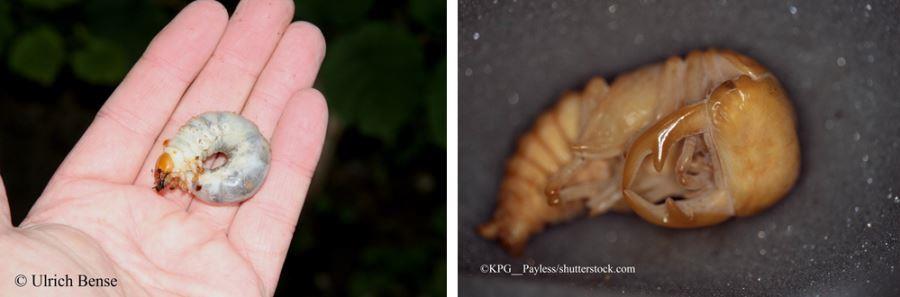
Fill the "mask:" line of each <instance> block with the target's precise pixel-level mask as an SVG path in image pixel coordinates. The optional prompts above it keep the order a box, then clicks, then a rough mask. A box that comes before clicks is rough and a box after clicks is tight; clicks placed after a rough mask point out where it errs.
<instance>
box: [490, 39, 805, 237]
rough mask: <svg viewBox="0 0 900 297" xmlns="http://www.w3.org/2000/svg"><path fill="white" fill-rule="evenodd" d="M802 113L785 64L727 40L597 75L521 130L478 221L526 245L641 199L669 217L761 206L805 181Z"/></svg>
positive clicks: (633, 206) (704, 222)
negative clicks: (780, 77)
mask: <svg viewBox="0 0 900 297" xmlns="http://www.w3.org/2000/svg"><path fill="white" fill-rule="evenodd" d="M794 122H795V119H794V115H793V107H792V106H791V103H790V100H789V99H788V97H787V94H786V93H785V92H784V90H783V89H782V88H781V87H780V85H779V83H778V81H777V79H776V78H775V77H774V75H772V74H771V73H769V71H768V70H767V69H765V68H764V67H762V66H761V65H760V64H758V63H756V61H754V60H753V59H750V58H749V57H746V56H744V55H741V54H738V53H736V52H732V51H728V50H715V49H711V50H706V51H692V52H691V53H689V54H688V55H687V56H686V57H684V58H682V57H678V56H673V57H670V58H668V59H667V60H666V61H664V62H661V63H657V64H652V65H648V66H644V67H641V68H638V69H636V70H634V71H630V72H627V73H624V74H622V75H619V76H618V77H617V78H616V79H615V80H614V81H613V83H612V84H610V85H607V84H606V83H605V81H604V80H603V79H602V78H595V79H593V80H592V81H591V82H589V83H588V84H587V85H586V86H585V88H584V90H583V91H581V92H570V93H567V94H566V95H564V96H563V97H562V99H560V101H559V103H558V104H557V106H556V107H554V108H552V109H551V110H549V111H547V112H545V113H544V114H542V115H541V116H539V117H538V120H537V121H536V122H535V125H534V127H533V128H532V129H531V131H529V132H527V133H526V134H525V135H524V136H522V138H520V141H519V144H518V149H517V150H516V151H515V153H514V154H513V156H512V157H510V159H509V160H508V162H507V170H506V175H505V177H504V179H503V183H502V184H501V186H500V191H499V192H500V193H499V195H498V204H497V209H496V211H495V212H494V216H493V218H492V219H491V220H490V221H488V222H487V223H485V224H483V225H481V226H480V227H479V229H478V232H479V233H480V234H481V235H482V236H483V237H485V238H487V239H496V240H498V241H500V242H501V243H502V244H503V245H504V247H506V248H507V250H508V251H510V252H512V253H518V252H521V250H522V248H523V247H524V245H525V242H526V241H527V240H528V238H529V237H530V236H532V235H534V234H536V233H538V232H540V231H541V230H543V228H544V227H545V226H546V225H548V224H554V223H559V222H563V221H566V220H569V219H571V218H573V217H575V216H577V215H578V214H579V213H582V212H585V211H586V212H588V214H590V215H599V214H603V213H606V212H608V211H617V212H630V211H634V212H635V213H636V214H638V215H639V216H640V217H641V218H643V219H645V220H647V221H649V222H651V223H654V224H657V225H660V226H664V227H670V228H694V227H702V226H709V225H713V224H717V223H720V222H722V221H724V220H727V219H728V218H730V217H733V216H738V217H740V216H749V215H752V214H755V213H758V212H759V211H762V210H763V209H765V208H767V207H769V206H771V205H772V204H774V203H775V202H777V201H778V200H780V199H781V198H783V197H784V196H785V195H786V194H787V192H788V191H789V190H790V188H791V187H792V185H793V184H794V182H795V181H796V178H797V175H798V172H799V160H800V158H799V144H798V142H797V134H796V125H795V123H794Z"/></svg>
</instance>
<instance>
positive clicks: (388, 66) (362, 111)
mask: <svg viewBox="0 0 900 297" xmlns="http://www.w3.org/2000/svg"><path fill="white" fill-rule="evenodd" d="M422 64H423V54H422V47H421V45H420V44H419V42H418V41H417V40H416V39H415V38H414V37H413V36H412V34H410V33H409V32H408V31H406V29H404V28H402V27H398V26H394V25H389V24H384V23H370V24H367V25H364V26H362V27H361V28H360V29H359V30H357V31H356V32H352V33H350V34H347V35H343V36H341V37H340V38H338V39H337V40H335V41H334V42H333V43H331V45H330V46H329V50H328V54H327V55H326V58H325V62H324V64H323V65H322V72H321V74H320V76H319V79H320V86H321V89H322V91H323V93H325V94H326V96H327V98H329V103H330V106H331V108H332V110H333V111H334V113H335V115H336V116H338V117H340V118H341V119H343V120H344V121H345V122H346V123H348V124H349V125H355V126H356V127H357V128H358V129H359V130H360V131H361V132H362V133H364V134H366V135H369V136H373V137H377V138H380V139H382V140H383V141H385V142H387V143H393V141H394V139H395V137H396V134H397V133H398V131H399V130H400V128H401V127H403V125H405V124H407V123H408V120H409V119H410V117H411V116H413V113H414V112H415V111H416V110H417V108H418V107H419V106H421V105H422V104H424V101H425V100H424V98H423V96H422V90H423V88H422V84H423V82H424V72H425V71H424V67H423V66H422Z"/></svg>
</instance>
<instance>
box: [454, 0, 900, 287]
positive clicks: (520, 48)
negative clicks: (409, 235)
mask: <svg viewBox="0 0 900 297" xmlns="http://www.w3.org/2000/svg"><path fill="white" fill-rule="evenodd" d="M867 4H868V6H867ZM791 7H794V9H796V10H793V9H792V8H791ZM898 7H900V4H898V2H897V1H871V2H867V1H790V2H774V1H735V0H729V1H702V2H700V1H690V2H689V1H621V2H607V1H587V0H584V1H525V0H518V1H512V0H505V1H494V0H479V1H466V0H463V1H460V4H459V24H460V30H459V34H460V35H459V40H460V49H459V64H460V65H459V67H460V69H459V86H460V91H459V94H460V116H461V119H460V180H459V182H460V189H459V190H460V208H459V212H460V219H459V239H460V247H459V251H460V255H459V270H460V293H461V295H463V296H494V295H497V296H505V295H515V296H546V295H556V294H560V293H570V294H576V295H584V294H595V295H642V296H643V295H671V294H676V295H691V296H701V295H722V296H725V295H785V296H791V295H799V296H816V295H821V296H845V295H848V296H900V249H898V248H897V245H898V244H900V242H898V235H900V234H898V232H900V197H898V195H900V166H898V165H900V154H898V153H900V92H898V89H900V88H898V84H900V56H898V55H900V54H898V53H900V32H898V31H900V21H898V20H900V8H898ZM792 12H793V13H792ZM711 46H714V47H723V48H731V49H735V50H737V51H739V52H741V53H744V54H747V55H749V56H751V57H753V58H755V59H756V60H758V61H759V62H760V63H762V64H763V65H765V66H766V67H768V68H769V69H770V70H771V71H772V72H774V73H775V75H777V76H778V78H779V79H780V80H781V82H782V84H783V85H784V87H785V88H786V89H787V91H788V92H789V94H790V97H791V99H792V100H793V102H794V105H795V108H796V111H797V116H798V120H799V131H798V132H799V136H800V141H801V145H802V153H803V163H802V172H801V176H800V179H799V181H798V183H797V185H796V186H795V188H794V190H793V191H792V192H791V194H790V195H789V196H788V197H786V198H785V199H783V200H782V201H781V202H780V203H778V204H776V205H775V206H774V207H772V208H771V209H769V210H767V211H765V212H763V213H761V214H759V215H757V216H754V217H751V218H746V219H739V220H731V221H728V222H726V223H724V224H720V225H718V226H714V227H710V228H703V229H696V230H669V229H663V228H659V227H655V226H653V225H651V224H649V223H645V222H643V221H642V220H640V219H639V218H637V217H635V216H630V215H617V214H608V215H604V216H601V217H598V218H593V219H579V220H576V221H574V222H571V223H567V224H563V225H560V226H555V227H551V228H549V229H548V230H547V231H545V232H544V233H542V234H540V235H538V236H536V237H534V238H532V240H531V241H530V242H529V244H528V247H527V248H526V250H525V253H524V255H523V257H521V258H512V257H510V256H508V255H507V254H506V253H505V252H503V251H502V250H501V249H500V247H499V245H498V244H496V243H495V242H489V241H486V240H484V239H482V238H480V237H478V236H477V234H475V232H474V228H475V227H476V226H477V225H478V224H480V223H482V222H484V221H486V220H487V219H488V218H489V216H490V215H491V214H492V212H493V210H494V204H495V200H496V197H495V193H496V192H497V188H498V185H499V184H500V178H501V177H502V173H503V168H504V159H505V158H506V157H507V156H508V155H509V154H510V153H511V152H512V150H513V149H514V146H515V140H516V139H517V138H518V137H519V135H520V134H521V133H523V132H524V131H526V129H528V128H529V127H530V125H531V122H532V121H533V120H534V118H535V117H536V115H538V114H539V113H540V112H542V111H543V110H544V109H545V108H546V107H548V106H550V105H551V104H552V103H553V102H555V100H556V98H557V96H558V94H560V93H561V92H562V91H564V90H566V89H573V88H580V87H581V86H582V85H583V84H584V83H585V82H587V80H588V79H589V78H590V77H592V76H594V75H603V76H605V77H607V78H610V77H612V76H614V75H615V74H618V73H621V72H623V71H628V70H631V69H633V68H635V67H637V66H640V65H643V64H646V63H651V62H658V61H660V60H661V59H662V58H664V57H667V56H669V55H674V54H684V53H685V52H686V51H688V50H690V49H695V48H707V47H711ZM763 233H764V234H763ZM526 262H531V263H535V264H538V263H540V264H549V265H556V264H568V265H603V264H612V265H633V266H635V267H636V269H637V273H636V274H620V275H611V276H610V277H609V279H607V280H604V279H603V278H602V276H587V277H584V276H583V277H529V276H518V277H515V276H503V275H489V274H482V273H480V272H479V267H480V265H482V264H489V263H510V264H514V265H513V269H514V270H520V269H521V268H519V266H518V264H521V263H526ZM623 293H624V294H623Z"/></svg>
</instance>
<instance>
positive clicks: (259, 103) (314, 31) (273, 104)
mask: <svg viewBox="0 0 900 297" xmlns="http://www.w3.org/2000/svg"><path fill="white" fill-rule="evenodd" d="M324 57H325V37H323V36H322V32H321V31H319V28H317V27H316V26H315V25H313V24H310V23H307V22H296V23H293V24H291V26H290V27H289V28H288V30H287V31H286V32H285V34H284V37H283V38H282V39H281V42H279V44H278V48H276V49H275V53H274V54H273V55H272V59H271V60H269V63H268V64H267V65H266V69H265V70H264V71H263V73H262V74H261V75H260V77H259V81H257V83H256V85H255V86H254V87H253V92H252V93H250V98H249V99H248V100H247V104H246V105H244V109H243V111H241V114H242V115H243V116H244V117H246V118H247V119H249V120H251V121H253V122H254V123H256V125H257V126H258V127H259V131H260V132H261V133H262V134H263V135H264V136H266V138H269V137H271V136H272V132H273V131H275V125H276V124H277V123H278V119H279V118H280V117H281V113H282V110H284V105H285V104H287V102H288V99H290V98H291V96H292V95H293V94H295V93H297V91H299V90H301V89H305V88H310V87H312V84H313V82H314V81H315V80H316V74H317V73H318V72H319V65H321V64H322V59H323V58H324Z"/></svg>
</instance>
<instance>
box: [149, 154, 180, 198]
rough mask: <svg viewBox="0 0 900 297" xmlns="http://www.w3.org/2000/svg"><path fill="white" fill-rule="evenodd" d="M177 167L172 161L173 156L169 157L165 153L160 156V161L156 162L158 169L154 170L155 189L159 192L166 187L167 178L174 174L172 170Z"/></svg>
mask: <svg viewBox="0 0 900 297" xmlns="http://www.w3.org/2000/svg"><path fill="white" fill-rule="evenodd" d="M174 167H175V163H174V162H173V161H172V156H169V154H168V153H163V154H162V155H161V156H159V159H157V160H156V167H155V168H153V184H154V186H153V188H154V189H155V190H156V191H157V192H159V191H161V190H162V189H164V188H165V187H166V184H167V181H166V179H167V177H168V175H169V174H171V173H172V170H173V169H174Z"/></svg>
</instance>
